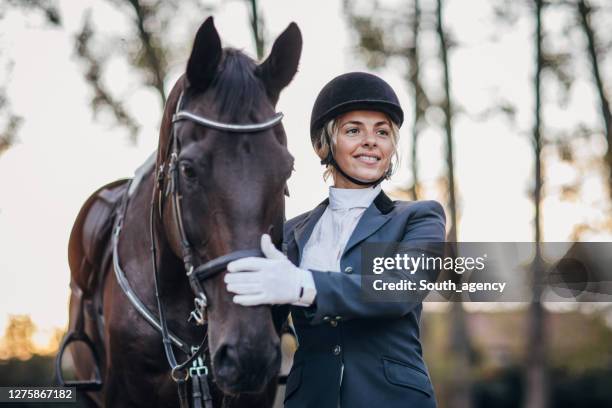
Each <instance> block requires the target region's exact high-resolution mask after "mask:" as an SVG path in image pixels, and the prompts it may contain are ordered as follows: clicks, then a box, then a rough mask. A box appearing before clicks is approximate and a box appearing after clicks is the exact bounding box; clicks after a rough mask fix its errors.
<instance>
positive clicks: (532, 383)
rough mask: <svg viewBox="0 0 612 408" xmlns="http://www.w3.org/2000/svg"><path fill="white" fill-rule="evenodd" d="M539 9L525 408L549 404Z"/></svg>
mask: <svg viewBox="0 0 612 408" xmlns="http://www.w3.org/2000/svg"><path fill="white" fill-rule="evenodd" d="M542 8H543V1H542V0H535V10H534V20H535V36H534V38H535V50H536V53H535V54H536V55H535V75H534V78H533V88H534V93H535V110H534V124H533V148H534V159H535V174H534V191H533V205H534V209H535V219H534V242H535V255H534V260H533V262H532V264H531V272H532V279H533V285H532V292H533V300H532V302H531V303H530V304H529V314H528V328H527V361H526V365H527V378H526V380H527V381H526V392H525V407H526V408H546V407H547V406H548V399H549V398H548V384H547V378H546V351H547V347H546V337H545V336H546V330H545V323H546V315H545V310H544V307H543V306H542V302H541V297H542V285H541V282H542V280H543V276H542V275H543V273H544V270H543V266H544V262H543V259H542V254H541V248H540V242H541V240H542V237H541V214H540V209H541V208H540V207H541V201H542V71H543V69H544V53H543V51H542V37H543V29H542Z"/></svg>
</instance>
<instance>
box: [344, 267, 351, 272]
mask: <svg viewBox="0 0 612 408" xmlns="http://www.w3.org/2000/svg"><path fill="white" fill-rule="evenodd" d="M344 273H353V267H351V266H347V267H346V268H344Z"/></svg>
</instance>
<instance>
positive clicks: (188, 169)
mask: <svg viewBox="0 0 612 408" xmlns="http://www.w3.org/2000/svg"><path fill="white" fill-rule="evenodd" d="M181 173H182V174H183V176H185V177H186V178H190V179H192V178H195V177H196V172H195V170H194V168H193V166H192V165H191V164H189V163H181Z"/></svg>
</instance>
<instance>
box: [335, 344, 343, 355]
mask: <svg viewBox="0 0 612 408" xmlns="http://www.w3.org/2000/svg"><path fill="white" fill-rule="evenodd" d="M333 352H334V356H338V355H340V353H341V352H342V347H340V346H339V345H335V346H334V351H333Z"/></svg>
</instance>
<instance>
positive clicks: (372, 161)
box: [354, 155, 380, 166]
mask: <svg viewBox="0 0 612 408" xmlns="http://www.w3.org/2000/svg"><path fill="white" fill-rule="evenodd" d="M354 158H355V160H357V161H359V162H360V163H363V164H365V165H368V166H377V165H378V162H379V161H380V159H379V158H377V157H375V156H367V155H359V156H356V157H354Z"/></svg>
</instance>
